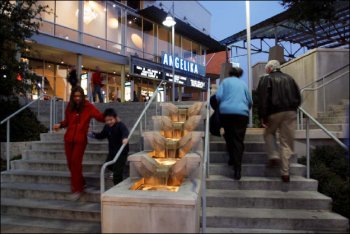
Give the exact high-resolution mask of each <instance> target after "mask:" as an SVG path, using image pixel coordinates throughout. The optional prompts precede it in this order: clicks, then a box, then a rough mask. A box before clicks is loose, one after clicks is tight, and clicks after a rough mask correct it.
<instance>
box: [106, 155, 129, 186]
mask: <svg viewBox="0 0 350 234" xmlns="http://www.w3.org/2000/svg"><path fill="white" fill-rule="evenodd" d="M128 154H129V152H128V151H126V150H123V152H122V153H121V155H120V156H119V158H118V160H117V161H116V162H115V163H114V164H113V165H110V166H109V167H108V169H109V170H110V171H112V172H113V183H114V185H116V184H119V183H120V182H122V181H123V172H124V168H125V163H126V159H127V158H128ZM114 156H115V155H109V156H108V158H107V160H106V161H107V162H108V161H111V160H113V158H114Z"/></svg>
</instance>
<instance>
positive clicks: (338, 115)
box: [317, 110, 346, 117]
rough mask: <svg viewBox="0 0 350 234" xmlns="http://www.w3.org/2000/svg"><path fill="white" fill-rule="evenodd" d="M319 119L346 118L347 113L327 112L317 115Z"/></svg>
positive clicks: (343, 111)
mask: <svg viewBox="0 0 350 234" xmlns="http://www.w3.org/2000/svg"><path fill="white" fill-rule="evenodd" d="M317 116H318V117H342V116H346V111H345V110H342V111H327V112H319V113H317Z"/></svg>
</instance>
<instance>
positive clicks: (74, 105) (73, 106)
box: [69, 86, 85, 113]
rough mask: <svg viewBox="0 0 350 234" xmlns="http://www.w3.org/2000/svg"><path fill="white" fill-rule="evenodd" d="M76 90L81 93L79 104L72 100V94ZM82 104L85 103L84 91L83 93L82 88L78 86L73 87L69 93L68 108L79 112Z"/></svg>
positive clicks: (82, 107)
mask: <svg viewBox="0 0 350 234" xmlns="http://www.w3.org/2000/svg"><path fill="white" fill-rule="evenodd" d="M76 92H79V93H80V95H81V99H82V101H81V102H80V103H79V104H77V103H75V102H74V94H75V93H76ZM84 105H85V93H84V90H83V88H82V87H80V86H75V87H73V88H72V92H71V94H70V99H69V110H70V111H71V112H73V111H76V112H78V113H80V112H82V111H83V109H84Z"/></svg>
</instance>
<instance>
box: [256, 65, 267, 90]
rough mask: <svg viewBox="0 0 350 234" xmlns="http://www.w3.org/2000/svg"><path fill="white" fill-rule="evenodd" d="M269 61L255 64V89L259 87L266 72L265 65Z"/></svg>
mask: <svg viewBox="0 0 350 234" xmlns="http://www.w3.org/2000/svg"><path fill="white" fill-rule="evenodd" d="M266 63H267V62H257V63H256V64H254V65H253V67H252V70H253V72H252V73H253V75H252V77H253V89H254V90H255V89H256V88H257V87H258V84H259V80H260V77H261V76H262V75H264V74H265V65H266Z"/></svg>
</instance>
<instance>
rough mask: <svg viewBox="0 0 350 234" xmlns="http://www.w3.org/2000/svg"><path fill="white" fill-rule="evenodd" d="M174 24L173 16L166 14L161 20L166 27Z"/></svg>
mask: <svg viewBox="0 0 350 234" xmlns="http://www.w3.org/2000/svg"><path fill="white" fill-rule="evenodd" d="M175 24H176V22H175V20H174V18H173V17H172V16H171V15H170V14H168V15H167V17H166V18H165V20H164V21H163V25H164V26H166V27H172V26H174V25H175Z"/></svg>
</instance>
